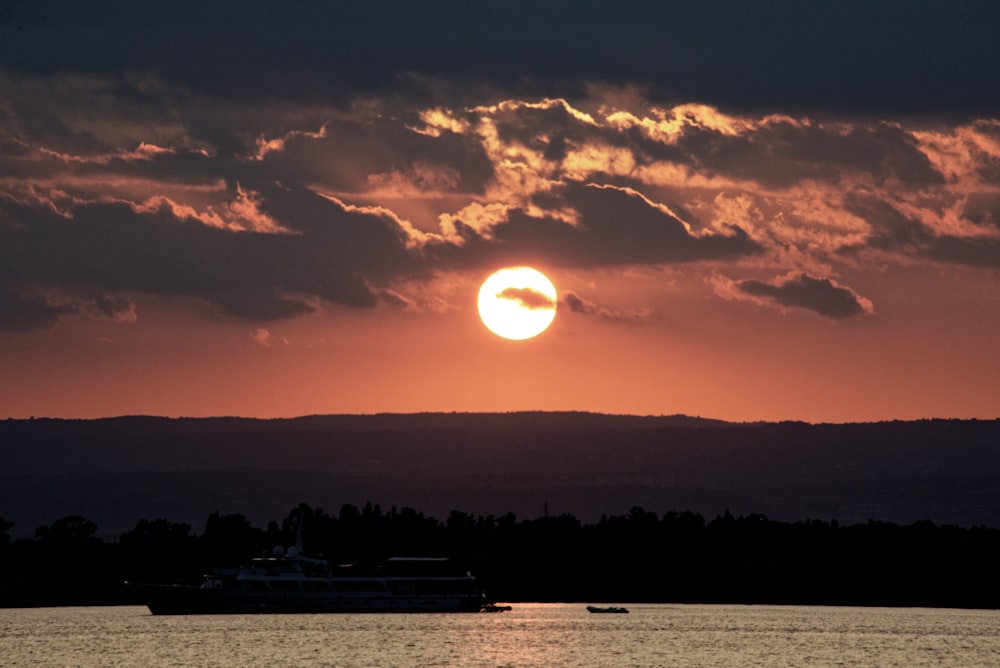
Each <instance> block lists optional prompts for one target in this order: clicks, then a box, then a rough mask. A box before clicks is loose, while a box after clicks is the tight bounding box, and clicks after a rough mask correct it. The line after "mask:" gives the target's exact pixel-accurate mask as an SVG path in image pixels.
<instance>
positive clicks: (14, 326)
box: [0, 285, 74, 332]
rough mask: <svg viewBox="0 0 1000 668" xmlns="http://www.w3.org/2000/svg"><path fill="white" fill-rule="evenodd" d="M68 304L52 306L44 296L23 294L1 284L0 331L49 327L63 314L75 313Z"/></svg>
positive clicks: (25, 330) (23, 330) (32, 329)
mask: <svg viewBox="0 0 1000 668" xmlns="http://www.w3.org/2000/svg"><path fill="white" fill-rule="evenodd" d="M73 312H74V309H72V308H70V307H66V306H52V305H50V304H49V303H48V302H47V301H46V300H45V299H44V298H43V297H33V296H22V295H21V294H18V292H17V291H15V290H13V289H9V288H5V287H4V286H3V285H0V331H3V332H30V331H34V330H39V329H49V328H51V327H54V326H55V325H56V323H58V322H59V318H60V317H61V316H63V315H66V314H70V313H73Z"/></svg>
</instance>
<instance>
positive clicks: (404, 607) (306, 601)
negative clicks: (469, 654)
mask: <svg viewBox="0 0 1000 668" xmlns="http://www.w3.org/2000/svg"><path fill="white" fill-rule="evenodd" d="M131 587H132V588H133V590H134V591H135V592H136V593H137V595H138V596H139V598H140V600H142V601H143V603H145V604H146V606H147V607H148V608H149V611H150V612H151V613H153V614H154V615H212V614H216V615H218V614H223V615H225V614H229V615H235V614H280V613H343V612H372V613H386V612H406V613H415V612H479V611H480V610H481V609H482V607H483V600H482V598H481V597H479V596H472V595H469V596H455V595H439V596H434V595H430V596H421V595H412V596H411V595H400V594H392V593H388V592H387V593H384V594H383V593H365V594H358V593H347V592H344V593H340V592H277V591H267V592H263V591H258V592H246V591H238V590H224V589H204V588H200V587H181V586H170V585H131Z"/></svg>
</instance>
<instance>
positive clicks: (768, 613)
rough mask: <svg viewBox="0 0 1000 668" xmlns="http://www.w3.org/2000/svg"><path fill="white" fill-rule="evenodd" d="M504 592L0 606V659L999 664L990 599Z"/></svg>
mask: <svg viewBox="0 0 1000 668" xmlns="http://www.w3.org/2000/svg"><path fill="white" fill-rule="evenodd" d="M627 607H628V608H629V610H631V613H630V614H627V615H594V614H590V613H588V612H587V611H586V610H585V609H584V606H583V605H582V604H521V603H519V604H514V609H513V610H511V611H510V612H502V613H493V614H440V615H437V614H433V615H406V614H397V615H374V614H345V615H256V616H241V615H234V616H203V617H201V616H190V617H153V616H152V615H150V614H149V612H148V611H147V610H146V609H145V608H139V607H118V608H41V609H28V610H0V665H2V666H5V667H13V666H42V667H47V666H67V667H69V666H72V667H74V668H75V667H77V666H82V667H88V668H89V667H98V666H141V667H144V668H161V667H164V666H177V667H184V668H188V667H196V666H198V667H202V666H204V667H218V668H244V667H246V666H268V667H269V668H271V667H273V666H338V667H355V666H357V667H363V666H378V667H380V668H381V667H385V666H399V667H403V666H420V667H425V666H495V667H499V666H510V667H518V668H520V667H522V666H545V667H548V668H556V667H563V666H573V667H576V666H636V667H640V666H681V667H683V666H740V667H746V666H906V667H907V668H914V667H918V666H962V667H971V666H997V665H1000V612H998V611H976V610H931V609H923V608H908V609H889V608H824V607H791V606H789V607H771V606H707V605H629V606H627Z"/></svg>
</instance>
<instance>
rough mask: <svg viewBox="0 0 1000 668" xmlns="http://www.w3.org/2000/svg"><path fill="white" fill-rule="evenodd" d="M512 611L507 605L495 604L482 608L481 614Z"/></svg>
mask: <svg viewBox="0 0 1000 668" xmlns="http://www.w3.org/2000/svg"><path fill="white" fill-rule="evenodd" d="M511 610H513V608H511V607H510V606H509V605H497V604H496V603H487V604H486V605H484V606H483V609H482V612H509V611H511Z"/></svg>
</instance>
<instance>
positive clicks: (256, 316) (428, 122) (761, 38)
mask: <svg viewBox="0 0 1000 668" xmlns="http://www.w3.org/2000/svg"><path fill="white" fill-rule="evenodd" d="M91 5H95V6H91ZM997 26H1000V5H998V4H997V3H994V2H962V3H952V2H945V1H941V2H927V1H922V0H914V1H906V2H901V1H892V0H887V1H885V2H878V3H872V2H853V1H850V0H848V1H837V2H834V1H832V0H827V1H823V0H817V1H815V2H798V1H797V2H782V1H774V2H755V1H746V2H713V1H710V0H700V1H689V2H666V1H665V2H647V1H633V2H619V1H611V0H605V1H602V2H595V1H593V0H576V1H574V2H569V1H555V0H553V1H549V2H544V1H543V2H537V1H535V2H516V1H515V2H493V3H465V2H458V1H449V2H438V1H434V2H386V1H380V0H375V1H372V2H365V3H331V2H311V1H309V0H302V1H294V2H293V1H280V0H273V1H269V2H261V1H254V0H243V1H240V2H212V3H205V2H202V1H201V0H199V1H198V2H192V1H190V0H175V1H173V2H170V3H136V2H102V3H55V2H18V1H13V2H5V3H4V4H3V6H2V7H0V417H5V416H6V417H14V418H27V417H30V416H36V417H42V416H46V417H61V418H96V417H105V416H116V415H130V414H150V415H166V416H219V415H238V416H248V417H264V418H267V417H292V416H298V415H307V414H326V413H382V412H402V413H409V412H423V411H445V412H451V411H457V412H466V411H490V412H505V411H520V410H580V411H598V412H605V413H628V414H639V415H668V414H677V413H683V414H688V415H700V416H703V417H712V418H719V419H725V420H734V421H756V420H804V421H809V422H853V421H873V420H891V419H920V418H932V417H942V418H995V417H998V416H1000V409H998V407H1000V40H997V39H996V28H997ZM505 266H531V267H534V268H536V269H538V270H540V271H542V272H543V273H545V274H546V275H547V276H548V277H549V278H550V279H551V281H552V282H553V284H554V285H555V287H556V289H557V294H558V302H557V312H556V316H555V320H554V322H553V324H552V326H551V327H550V328H549V329H548V330H547V331H545V332H544V333H543V334H541V335H540V336H538V337H535V338H532V339H529V340H525V341H509V340H505V339H502V338H500V337H497V336H496V335H494V334H492V333H491V332H490V331H489V330H488V329H487V328H486V327H485V326H484V325H483V324H482V322H481V321H480V319H479V317H478V314H477V311H476V297H477V293H478V290H479V287H480V285H481V284H482V283H483V281H484V280H485V279H486V277H487V276H489V275H490V274H491V273H492V272H493V271H495V270H497V269H499V268H501V267H505Z"/></svg>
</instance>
